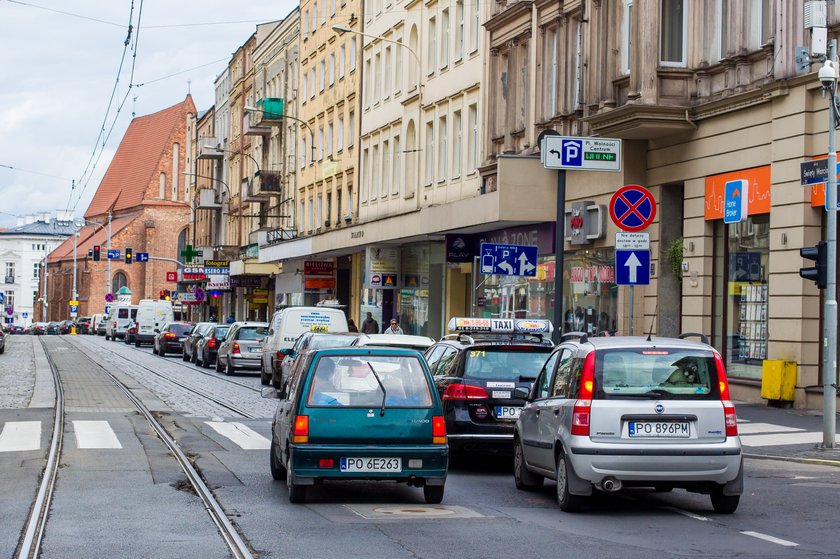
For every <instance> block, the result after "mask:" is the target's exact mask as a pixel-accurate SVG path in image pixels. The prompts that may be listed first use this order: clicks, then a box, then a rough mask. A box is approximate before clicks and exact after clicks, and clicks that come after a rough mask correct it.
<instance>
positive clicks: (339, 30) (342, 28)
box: [332, 25, 423, 87]
mask: <svg viewBox="0 0 840 559" xmlns="http://www.w3.org/2000/svg"><path fill="white" fill-rule="evenodd" d="M332 30H333V31H335V32H336V33H338V34H339V35H344V34H345V33H353V34H354V35H361V36H362V37H367V38H369V39H375V40H377V41H384V42H386V43H393V44H395V45H399V46H401V47H402V48H404V49H405V50H407V51H408V52H410V53H411V54H412V56H414V59H415V60H416V61H417V73H418V81H422V80H420V79H419V78H420V74H422V73H423V65H422V64H421V62H420V57H419V56H417V53H416V52H414V50H413V49H412V48H411V47H409V46H408V45H406V44H405V43H403V42H401V41H394V40H392V39H386V38H385V37H380V36H379V35H371V34H369V33H362V32H361V31H356V30H355V29H351V28H349V27H347V26H346V25H333V26H332ZM421 87H422V84H421Z"/></svg>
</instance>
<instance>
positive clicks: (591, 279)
mask: <svg viewBox="0 0 840 559" xmlns="http://www.w3.org/2000/svg"><path fill="white" fill-rule="evenodd" d="M569 280H570V281H573V282H584V283H595V282H600V283H615V268H613V267H612V266H572V270H571V274H570V275H569Z"/></svg>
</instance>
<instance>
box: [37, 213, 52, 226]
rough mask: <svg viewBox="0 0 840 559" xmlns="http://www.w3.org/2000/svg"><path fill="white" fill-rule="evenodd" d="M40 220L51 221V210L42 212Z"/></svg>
mask: <svg viewBox="0 0 840 559" xmlns="http://www.w3.org/2000/svg"><path fill="white" fill-rule="evenodd" d="M39 221H43V222H44V223H49V222H50V212H41V219H40V220H39Z"/></svg>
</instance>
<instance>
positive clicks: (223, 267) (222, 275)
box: [204, 260, 230, 291]
mask: <svg viewBox="0 0 840 559" xmlns="http://www.w3.org/2000/svg"><path fill="white" fill-rule="evenodd" d="M204 273H205V274H206V276H207V286H206V287H207V289H209V290H211V291H230V261H229V260H205V261H204Z"/></svg>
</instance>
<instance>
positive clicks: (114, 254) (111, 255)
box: [108, 248, 120, 260]
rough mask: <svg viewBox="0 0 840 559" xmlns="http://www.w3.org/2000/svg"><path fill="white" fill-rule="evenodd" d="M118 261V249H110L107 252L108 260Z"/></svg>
mask: <svg viewBox="0 0 840 559" xmlns="http://www.w3.org/2000/svg"><path fill="white" fill-rule="evenodd" d="M119 259H120V249H118V248H112V249H111V250H109V251H108V260H119Z"/></svg>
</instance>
